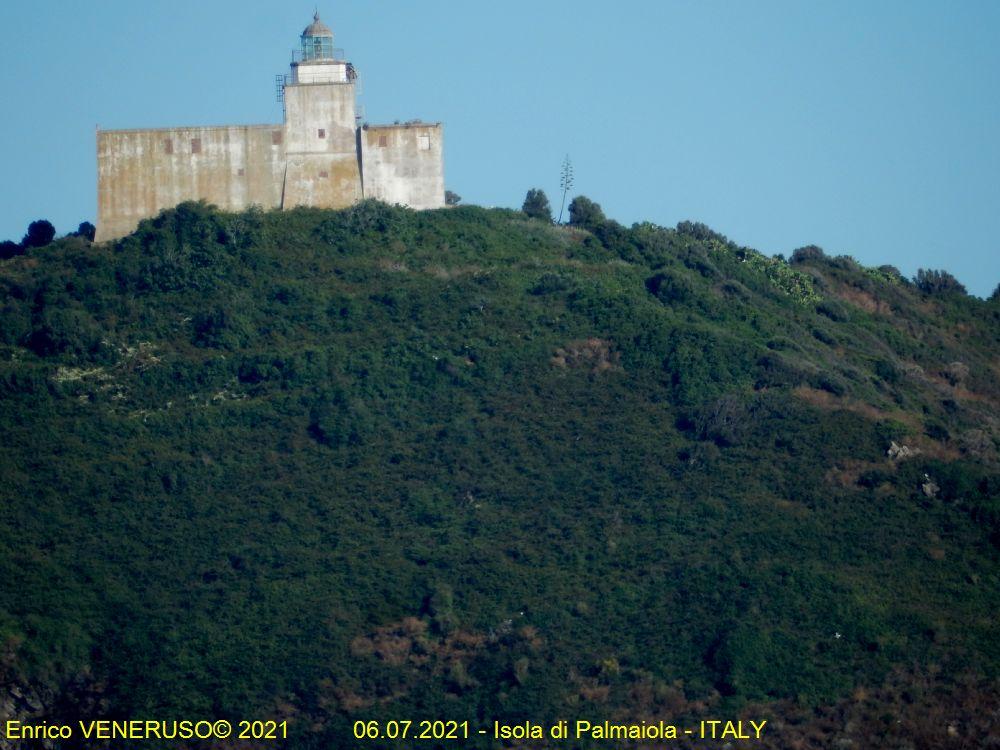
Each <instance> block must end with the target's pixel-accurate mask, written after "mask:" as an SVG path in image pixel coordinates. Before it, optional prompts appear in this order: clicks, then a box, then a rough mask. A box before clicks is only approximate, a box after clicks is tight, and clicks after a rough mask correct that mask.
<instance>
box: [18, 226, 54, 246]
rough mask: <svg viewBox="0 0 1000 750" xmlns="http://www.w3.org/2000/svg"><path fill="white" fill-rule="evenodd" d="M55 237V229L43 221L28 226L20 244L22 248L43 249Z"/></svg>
mask: <svg viewBox="0 0 1000 750" xmlns="http://www.w3.org/2000/svg"><path fill="white" fill-rule="evenodd" d="M55 236H56V228H55V227H54V226H52V224H51V223H50V222H48V221H46V220H45V219H39V220H38V221H33V222H31V223H30V224H29V225H28V233H27V234H26V235H24V239H23V240H21V244H22V245H24V247H26V248H28V247H45V246H46V245H48V244H49V243H51V242H52V240H53V239H54V238H55Z"/></svg>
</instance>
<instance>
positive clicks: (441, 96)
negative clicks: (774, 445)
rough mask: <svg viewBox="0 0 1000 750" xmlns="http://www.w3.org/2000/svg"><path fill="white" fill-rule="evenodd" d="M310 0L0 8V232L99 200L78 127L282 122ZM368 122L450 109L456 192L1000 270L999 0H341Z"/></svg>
mask: <svg viewBox="0 0 1000 750" xmlns="http://www.w3.org/2000/svg"><path fill="white" fill-rule="evenodd" d="M314 7H315V6H314V2H294V1H293V2H289V1H288V0H198V1H195V0H169V1H167V0H93V1H92V2H79V1H78V0H72V1H71V0H48V2H44V3H36V2H26V1H25V0H3V1H2V2H0V63H2V64H0V81H2V90H3V95H4V99H3V105H2V117H0V239H6V238H11V239H15V240H16V239H20V237H21V235H22V234H23V233H24V231H25V229H26V227H27V225H28V223H29V222H30V221H32V220H34V219H38V218H47V219H49V220H50V221H52V222H53V223H54V224H55V225H56V229H57V230H58V231H59V232H60V233H63V232H67V231H70V230H73V229H75V228H76V226H77V224H79V222H81V221H83V220H90V221H95V219H96V216H95V215H96V174H95V173H96V165H95V135H94V128H95V126H96V125H98V124H99V125H100V126H101V127H103V128H135V127H162V126H170V125H199V124H204V125H221V124H236V123H268V122H280V120H281V108H280V105H279V104H278V103H277V102H276V101H275V93H274V76H275V74H277V73H285V72H287V71H288V62H289V60H290V55H291V50H292V49H293V48H294V47H295V46H296V45H297V44H298V35H299V34H300V33H301V32H302V29H303V27H305V25H306V24H307V23H308V22H309V21H310V20H311V15H312V12H313V9H314ZM318 7H319V11H320V14H321V16H322V18H323V20H324V21H325V22H326V23H327V24H328V25H329V26H330V27H331V28H332V29H333V31H334V34H335V44H336V46H338V47H343V48H344V49H345V51H346V53H347V57H348V59H350V60H352V61H353V62H354V64H355V65H356V67H357V69H358V71H359V72H360V74H361V77H362V80H363V86H364V88H363V95H362V97H361V98H360V102H361V103H362V104H363V105H364V106H365V108H366V111H367V118H368V120H369V121H371V122H373V123H379V122H392V121H394V120H407V119H414V118H421V119H424V120H428V121H437V120H441V121H443V122H444V123H445V171H446V181H447V184H448V187H449V188H450V189H452V190H454V191H456V192H458V193H459V194H460V195H462V196H463V198H464V199H465V201H466V202H468V203H478V204H482V205H486V206H513V207H519V206H520V204H521V201H522V200H523V198H524V194H525V192H526V191H527V189H528V188H531V187H540V188H542V189H544V190H545V191H546V192H547V193H548V194H549V197H550V198H551V199H552V201H553V203H556V204H557V203H558V196H557V193H558V188H559V168H560V164H561V162H562V160H563V157H564V155H565V154H567V153H568V154H569V155H570V156H571V158H572V161H573V164H574V167H575V172H576V190H575V192H577V193H581V194H585V195H587V196H588V197H590V198H592V199H594V200H596V201H598V202H599V203H600V204H601V205H602V206H603V207H604V209H605V212H606V213H607V214H608V215H609V216H610V217H612V218H615V219H618V220H619V221H621V222H623V223H625V224H630V223H632V222H634V221H643V220H649V221H653V222H656V223H658V224H663V225H673V224H675V223H676V222H677V221H679V220H682V219H690V220H694V221H703V222H705V223H706V224H708V225H709V226H711V227H712V228H713V229H715V230H717V231H720V232H722V233H724V234H726V235H728V236H729V237H730V238H731V239H733V240H735V241H737V242H739V243H741V244H745V245H750V246H752V247H755V248H757V249H759V250H761V251H763V252H767V253H772V254H773V253H785V254H788V253H789V252H790V251H791V250H793V249H794V248H796V247H799V246H801V245H805V244H809V243H814V244H818V245H821V246H822V247H823V248H825V249H826V251H827V252H828V253H831V254H850V255H853V256H855V257H856V258H857V259H858V260H860V261H861V262H863V263H865V264H868V265H880V264H883V263H891V264H893V265H896V266H898V267H899V268H900V269H901V270H902V271H903V272H904V273H907V274H908V275H912V274H913V273H914V272H915V271H916V269H917V268H918V267H925V268H945V269H947V270H949V271H951V272H952V273H954V274H955V275H956V276H957V277H958V278H959V279H960V280H961V281H962V282H964V283H965V284H966V286H968V288H969V290H970V291H971V292H973V293H975V294H978V295H987V294H989V293H990V292H991V291H992V290H993V288H994V287H995V286H996V285H997V282H1000V43H998V40H1000V2H996V1H995V0H982V1H976V0H963V1H962V2H950V1H945V0H941V2H937V3H930V2H921V1H919V0H906V1H905V2H899V1H896V0H879V2H870V0H864V1H849V0H836V1H832V2H825V1H820V0H788V1H787V2H776V1H773V0H754V2H739V1H737V0H727V1H725V2H716V1H714V0H685V1H683V2H676V1H673V0H622V1H621V2H618V3H609V2H597V1H596V0H576V1H575V2H569V1H568V0H534V1H533V2H528V1H527V0H497V1H495V2H486V1H485V0H470V1H467V2H459V1H458V0H422V2H414V1H413V0H364V1H362V0H338V1H336V2H333V1H332V0H331V1H329V2H325V1H321V2H320V3H319V6H318Z"/></svg>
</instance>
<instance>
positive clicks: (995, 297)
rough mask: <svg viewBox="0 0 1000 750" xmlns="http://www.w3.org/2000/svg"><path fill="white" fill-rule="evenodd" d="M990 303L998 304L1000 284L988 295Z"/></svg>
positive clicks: (999, 300)
mask: <svg viewBox="0 0 1000 750" xmlns="http://www.w3.org/2000/svg"><path fill="white" fill-rule="evenodd" d="M990 302H1000V284H997V288H996V289H994V290H993V294H991V295H990Z"/></svg>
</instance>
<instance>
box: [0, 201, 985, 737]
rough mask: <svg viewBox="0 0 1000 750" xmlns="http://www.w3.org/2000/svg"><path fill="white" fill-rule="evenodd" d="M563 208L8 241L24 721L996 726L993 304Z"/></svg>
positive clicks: (4, 515)
mask: <svg viewBox="0 0 1000 750" xmlns="http://www.w3.org/2000/svg"><path fill="white" fill-rule="evenodd" d="M536 198H537V196H536ZM534 203H540V201H537V200H536V201H534V202H533V204H534ZM545 208H546V211H545V214H546V215H545V216H541V212H537V213H538V215H539V218H529V217H527V216H525V215H524V214H523V213H521V212H515V211H506V210H484V209H481V208H476V207H471V206H463V207H456V208H452V209H446V210H441V211H434V212H423V213H414V212H410V211H407V210H404V209H400V208H392V207H388V206H385V205H382V204H378V203H374V202H365V203H362V204H359V205H358V206H356V207H354V208H352V209H349V210H345V211H340V212H330V211H320V210H306V209H298V210H295V211H290V212H285V213H280V212H274V213H263V212H260V211H257V210H251V211H247V212H245V213H243V214H239V215H228V214H221V213H218V212H216V211H215V210H213V209H211V208H209V207H206V206H204V205H199V204H183V205H181V206H179V207H178V208H177V209H176V210H173V211H168V212H165V213H163V214H162V215H160V216H159V217H158V218H156V219H154V220H151V221H147V222H144V223H143V224H142V225H141V226H140V227H139V229H138V231H137V232H136V233H134V234H133V235H131V236H129V237H127V238H125V239H123V240H121V241H119V242H117V243H114V244H106V245H92V244H91V243H90V242H89V241H88V240H87V239H86V238H85V237H84V236H76V237H70V238H66V239H62V240H57V241H55V242H54V243H52V244H49V245H47V246H45V247H41V248H36V249H31V250H28V251H26V253H25V254H23V255H19V256H17V257H14V258H12V259H10V260H7V261H3V262H2V263H0V305H2V307H0V435H2V438H3V444H2V445H3V455H2V459H0V493H2V496H0V534H2V538H3V540H4V542H3V544H2V545H0V689H4V690H6V689H8V688H9V689H11V690H13V686H16V690H17V695H19V696H23V697H22V698H18V700H16V701H15V700H13V699H10V700H8V701H7V704H6V705H7V707H8V711H10V710H16V712H19V713H18V715H21V716H25V717H29V718H30V717H36V718H38V717H41V718H44V719H46V720H49V721H52V720H57V719H66V718H68V719H73V718H75V717H77V716H80V717H84V718H92V717H95V716H96V715H100V716H108V717H130V718H131V717H147V716H163V717H168V718H172V717H176V718H185V717H188V716H199V717H207V718H216V717H228V718H241V717H287V718H289V720H290V721H291V722H292V726H293V728H294V732H295V737H296V740H295V743H294V744H295V746H296V747H331V746H333V747H341V746H348V745H351V746H353V745H355V744H356V743H354V742H353V740H352V734H351V726H352V723H353V722H354V721H355V720H356V719H358V718H384V719H389V718H458V719H470V720H472V721H473V722H480V721H481V722H484V723H485V722H488V721H493V720H510V721H515V720H525V719H531V720H535V721H551V720H554V719H556V718H575V717H581V718H591V717H593V718H594V720H597V719H599V718H603V717H613V718H616V719H619V720H621V719H624V718H632V719H635V720H639V719H644V718H645V719H654V718H657V719H658V718H665V719H679V718H680V717H683V716H692V717H696V718H702V717H704V716H705V715H706V714H711V715H712V716H714V717H716V718H718V717H720V716H722V717H726V716H729V715H731V716H732V717H736V716H737V715H738V714H740V712H754V713H753V715H754V716H760V715H765V716H769V717H772V718H773V719H774V721H775V724H774V727H775V728H774V730H773V731H774V732H775V734H773V735H772V740H771V742H772V743H773V744H771V745H768V746H774V747H791V746H793V744H792V743H793V741H800V740H801V741H802V742H804V743H805V744H802V745H800V746H802V747H829V746H832V745H831V744H827V743H830V742H832V741H833V739H834V738H838V737H839V738H848V739H850V738H853V739H854V740H855V741H856V742H858V743H860V744H858V745H856V746H871V747H874V746H888V745H885V744H884V743H883V741H884V740H885V739H886V738H891V737H897V736H900V734H906V733H909V734H908V736H909V737H910V741H911V742H918V741H919V742H925V741H926V742H927V743H930V744H928V745H926V746H931V745H933V746H934V747H951V746H954V747H963V746H971V745H968V744H966V745H960V744H957V743H960V742H970V741H973V740H974V741H975V742H979V741H980V740H981V739H982V738H983V737H984V736H985V735H984V733H986V732H990V731H992V732H996V731H997V728H996V723H995V721H994V722H993V724H992V725H989V721H988V720H986V719H984V717H988V716H990V715H993V716H995V715H996V714H995V713H994V714H990V711H994V712H995V711H996V710H997V708H1000V706H998V705H997V701H996V696H997V687H996V679H997V676H998V667H1000V638H998V637H997V635H998V620H997V613H998V611H1000V568H998V566H997V561H998V551H1000V549H998V548H1000V474H998V471H997V465H998V458H997V457H998V454H997V448H998V439H1000V421H998V414H1000V412H998V409H997V405H998V403H1000V386H998V378H997V376H998V369H1000V341H998V337H1000V300H991V301H982V300H977V299H974V298H971V297H968V296H966V295H965V294H964V293H962V290H961V289H958V288H956V287H955V285H954V284H952V283H950V282H949V281H948V279H949V278H950V277H948V276H947V274H944V275H942V274H941V273H928V274H927V275H925V276H924V277H922V278H921V279H920V280H919V283H918V284H913V283H911V282H908V281H907V280H905V279H903V278H902V277H901V276H900V275H899V273H898V272H897V271H895V269H892V268H890V267H883V268H880V269H872V268H865V267H862V266H860V265H859V264H858V263H856V262H855V261H853V260H852V259H850V258H847V257H829V256H827V255H826V254H824V253H823V252H822V251H821V250H819V248H803V249H802V251H800V252H797V253H796V254H795V255H794V256H793V259H792V260H793V262H791V263H787V262H785V261H783V260H781V259H780V258H779V259H776V258H771V257H768V256H765V255H763V254H761V253H759V252H756V251H754V250H752V249H749V248H745V247H740V246H738V245H736V244H735V243H733V242H730V241H729V240H727V239H726V238H725V237H723V236H721V235H719V234H717V233H715V232H713V231H711V230H710V229H708V228H707V227H705V226H704V225H701V224H691V223H683V224H681V225H679V226H678V227H677V228H676V229H667V228H663V227H659V226H655V225H652V224H638V225H634V226H632V227H631V228H627V227H623V226H622V225H620V224H617V223H616V222H613V221H609V220H607V219H606V218H605V217H604V215H603V213H602V212H601V210H600V207H599V206H597V204H595V203H593V202H591V201H587V200H586V199H582V200H581V199H579V198H578V199H577V200H576V201H574V205H573V206H571V208H570V213H571V220H572V223H573V224H574V226H571V227H562V226H555V225H552V224H551V221H550V219H549V218H547V217H548V216H549V214H548V204H547V201H546V202H545ZM952 281H953V280H952ZM956 283H957V282H956ZM890 451H891V452H892V456H890V455H889V454H888V453H887V452H890ZM4 686H6V687H4ZM11 694H12V695H13V694H14V693H13V692H12V693H11ZM2 705H4V694H3V693H2V692H0V706H2ZM11 707H13V708H11ZM942 707H946V708H947V710H945V709H944V708H942ZM935 711H937V713H935ZM939 714H940V715H941V716H945V715H946V719H947V720H945V718H942V719H941V720H940V721H937V722H936V723H935V722H929V721H928V719H927V718H926V717H933V716H937V715H939ZM796 717H797V718H796ZM817 717H818V718H817ZM898 717H901V718H898ZM956 717H957V718H956ZM984 721H986V723H987V726H986V728H985V729H984V725H983V722H984ZM948 722H952V723H954V724H955V726H951V725H950V724H948ZM977 722H978V723H977ZM873 738H874V739H873ZM914 738H917V739H914ZM919 742H918V744H917V746H920V747H923V746H925V745H923V744H919ZM809 743H814V744H809ZM872 743H874V744H872ZM880 743H883V744H880ZM949 743H955V744H953V745H952V744H949ZM466 744H467V745H468V746H473V747H475V746H490V745H491V744H492V743H491V742H486V741H485V740H484V739H474V740H472V741H470V742H469V743H466Z"/></svg>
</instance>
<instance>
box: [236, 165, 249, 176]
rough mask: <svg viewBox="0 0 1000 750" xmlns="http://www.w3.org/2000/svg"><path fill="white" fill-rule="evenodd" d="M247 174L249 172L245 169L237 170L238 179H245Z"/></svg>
mask: <svg viewBox="0 0 1000 750" xmlns="http://www.w3.org/2000/svg"><path fill="white" fill-rule="evenodd" d="M246 173H247V171H246V170H245V169H244V168H243V167H240V168H239V169H238V170H237V172H236V175H237V176H238V177H245V176H246Z"/></svg>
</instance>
